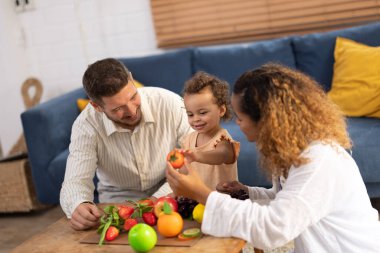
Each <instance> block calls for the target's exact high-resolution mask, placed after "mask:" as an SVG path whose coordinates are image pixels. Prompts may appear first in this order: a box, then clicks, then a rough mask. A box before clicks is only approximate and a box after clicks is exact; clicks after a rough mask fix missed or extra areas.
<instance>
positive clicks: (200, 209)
mask: <svg viewBox="0 0 380 253" xmlns="http://www.w3.org/2000/svg"><path fill="white" fill-rule="evenodd" d="M204 212H205V206H204V205H202V204H198V205H196V206H195V207H194V210H193V219H194V220H196V221H197V222H198V223H202V220H203V213H204Z"/></svg>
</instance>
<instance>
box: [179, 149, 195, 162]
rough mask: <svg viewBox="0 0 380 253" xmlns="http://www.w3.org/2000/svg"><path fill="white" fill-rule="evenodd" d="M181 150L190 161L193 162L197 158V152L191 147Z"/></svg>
mask: <svg viewBox="0 0 380 253" xmlns="http://www.w3.org/2000/svg"><path fill="white" fill-rule="evenodd" d="M179 152H180V153H181V154H183V155H184V156H185V158H186V160H187V162H188V163H192V162H194V161H196V160H197V158H196V155H195V153H194V152H193V151H191V150H190V149H180V150H179Z"/></svg>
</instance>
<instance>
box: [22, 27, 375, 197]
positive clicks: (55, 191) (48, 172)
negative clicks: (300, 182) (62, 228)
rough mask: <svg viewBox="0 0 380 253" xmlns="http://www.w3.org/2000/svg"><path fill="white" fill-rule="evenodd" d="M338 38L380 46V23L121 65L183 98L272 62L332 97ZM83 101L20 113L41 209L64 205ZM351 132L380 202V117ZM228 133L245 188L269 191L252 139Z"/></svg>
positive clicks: (77, 93)
mask: <svg viewBox="0 0 380 253" xmlns="http://www.w3.org/2000/svg"><path fill="white" fill-rule="evenodd" d="M337 36H342V37H346V38H350V39H353V40H355V41H358V42H361V43H365V44H367V45H370V46H380V23H372V24H367V25H363V26H360V27H353V28H348V29H342V30H336V31H332V32H325V33H316V34H310V35H305V36H291V37H286V38H282V39H275V40H268V41H259V42H254V43H244V44H232V45H223V46H209V47H193V48H185V49H180V50H175V51H170V52H166V53H163V54H160V55H153V56H147V57H139V58H122V59H120V60H121V61H122V62H123V63H124V64H126V65H127V66H128V68H129V69H130V70H131V72H132V73H133V76H134V77H135V79H136V80H138V81H140V82H141V83H143V84H144V85H146V86H159V87H164V88H167V89H169V90H172V91H174V92H177V93H180V92H181V90H182V87H183V84H184V82H185V81H186V80H187V79H189V78H190V77H191V76H192V75H193V74H194V73H195V72H196V71H199V70H203V71H206V72H209V73H212V74H214V75H217V76H218V77H220V78H222V79H224V80H226V81H228V82H229V83H230V84H233V83H234V81H235V80H236V79H237V78H238V77H239V76H240V75H241V74H242V73H243V72H244V71H246V70H248V69H252V68H255V67H258V66H260V65H262V64H264V63H267V62H278V63H282V64H285V65H287V66H290V67H293V68H297V69H299V70H301V71H303V72H305V73H307V74H309V75H311V76H312V77H314V78H315V79H316V80H317V81H318V82H319V83H320V84H321V85H322V86H323V88H324V89H325V90H326V91H328V90H329V89H330V87H331V80H332V75H333V63H334V59H333V51H334V45H335V38H336V37H337ZM84 97H86V94H85V93H84V91H83V89H82V88H79V89H77V90H74V91H72V92H70V93H67V94H65V95H62V96H59V97H57V98H54V99H52V100H50V101H47V102H45V103H43V104H40V105H38V106H36V107H34V108H32V109H30V110H27V111H25V112H23V113H22V115H21V119H22V123H23V128H24V133H25V138H26V142H27V146H28V150H29V159H30V163H31V167H32V174H33V180H34V183H35V187H36V190H37V195H38V198H39V200H40V201H41V202H42V203H48V204H55V203H58V201H59V191H60V188H61V184H62V182H63V178H64V173H65V166H66V159H67V156H68V146H69V142H70V134H71V126H72V124H73V122H74V120H75V119H76V117H77V116H78V114H79V110H78V108H77V105H76V100H77V99H78V98H84ZM348 126H349V132H350V135H351V138H352V140H353V143H354V146H353V157H354V159H355V160H356V162H357V164H358V166H359V168H360V172H361V174H362V176H363V179H364V181H365V183H366V186H367V190H368V193H369V195H370V197H380V155H379V151H380V119H375V118H349V119H348ZM224 127H225V128H227V129H228V131H229V132H230V133H231V135H232V136H233V137H234V138H235V139H236V140H237V141H239V142H240V143H241V153H240V156H239V160H238V171H239V178H240V180H241V181H242V182H243V183H244V184H249V185H258V186H264V187H269V186H270V182H269V181H267V179H266V176H265V175H264V174H263V173H261V172H260V169H258V167H257V160H258V159H257V155H256V148H255V145H254V144H252V143H248V142H247V141H246V140H245V137H244V135H243V134H242V133H241V132H240V131H239V127H238V126H237V125H236V124H235V123H234V122H228V123H225V124H224ZM342 176H344V175H342Z"/></svg>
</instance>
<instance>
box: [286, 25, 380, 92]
mask: <svg viewBox="0 0 380 253" xmlns="http://www.w3.org/2000/svg"><path fill="white" fill-rule="evenodd" d="M337 36H340V37H345V38H349V39H352V40H355V41H357V42H359V43H363V44H366V45H369V46H379V45H380V22H377V23H372V24H369V25H364V26H358V27H353V28H348V29H342V30H337V31H332V32H325V33H315V34H309V35H305V36H299V37H293V46H294V53H295V61H296V65H297V68H298V69H299V70H301V71H303V72H305V73H306V74H309V75H311V76H312V77H313V78H314V79H316V80H317V81H318V82H319V83H320V84H321V85H322V86H323V88H324V89H325V91H329V90H330V88H331V80H332V76H333V64H334V47H335V39H336V37H337Z"/></svg>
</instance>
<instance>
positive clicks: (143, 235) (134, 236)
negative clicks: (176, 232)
mask: <svg viewBox="0 0 380 253" xmlns="http://www.w3.org/2000/svg"><path fill="white" fill-rule="evenodd" d="M128 241H129V245H131V247H132V248H133V249H134V250H135V251H137V252H148V251H149V250H151V249H153V247H154V246H155V245H156V243H157V233H156V231H155V230H154V229H153V228H152V227H151V226H149V225H147V224H144V223H139V224H137V225H135V226H133V227H132V228H131V230H129V233H128Z"/></svg>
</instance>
